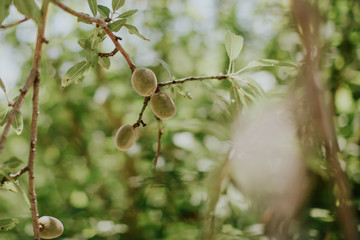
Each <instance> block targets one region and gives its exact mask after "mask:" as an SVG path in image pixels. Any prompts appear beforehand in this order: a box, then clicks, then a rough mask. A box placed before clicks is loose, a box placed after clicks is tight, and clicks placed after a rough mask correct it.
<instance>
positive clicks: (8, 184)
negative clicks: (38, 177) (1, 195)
mask: <svg viewBox="0 0 360 240" xmlns="http://www.w3.org/2000/svg"><path fill="white" fill-rule="evenodd" d="M9 179H10V181H5V182H4V183H3V184H2V185H0V189H3V190H6V191H9V192H13V193H17V192H18V190H17V188H16V186H15V184H14V182H13V181H11V178H9Z"/></svg>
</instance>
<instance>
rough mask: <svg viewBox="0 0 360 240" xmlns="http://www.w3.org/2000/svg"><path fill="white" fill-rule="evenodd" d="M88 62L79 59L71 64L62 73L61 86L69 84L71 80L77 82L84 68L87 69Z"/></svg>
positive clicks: (84, 70)
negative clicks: (63, 73)
mask: <svg viewBox="0 0 360 240" xmlns="http://www.w3.org/2000/svg"><path fill="white" fill-rule="evenodd" d="M89 67H90V64H89V63H88V62H87V61H81V62H79V63H77V64H75V65H74V66H72V67H71V68H70V69H69V70H68V71H67V72H66V73H65V75H64V77H63V78H62V80H61V85H62V88H65V87H67V86H69V85H70V84H71V83H73V82H77V81H79V80H81V79H82V77H83V75H84V73H85V72H86V70H88V69H89Z"/></svg>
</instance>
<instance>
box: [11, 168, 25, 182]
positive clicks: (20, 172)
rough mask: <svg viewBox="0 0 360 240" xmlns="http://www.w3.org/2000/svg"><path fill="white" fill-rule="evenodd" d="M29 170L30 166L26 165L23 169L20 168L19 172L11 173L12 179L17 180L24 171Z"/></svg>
mask: <svg viewBox="0 0 360 240" xmlns="http://www.w3.org/2000/svg"><path fill="white" fill-rule="evenodd" d="M28 170H29V166H25V167H23V168H22V169H20V170H19V171H18V172H17V173H10V174H9V177H11V178H12V179H14V180H16V179H18V178H19V177H20V176H21V175H23V174H24V173H26V172H27V171H28Z"/></svg>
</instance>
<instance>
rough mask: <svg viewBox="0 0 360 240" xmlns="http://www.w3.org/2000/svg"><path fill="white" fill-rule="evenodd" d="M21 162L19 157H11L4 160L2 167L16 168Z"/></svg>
mask: <svg viewBox="0 0 360 240" xmlns="http://www.w3.org/2000/svg"><path fill="white" fill-rule="evenodd" d="M23 163H24V162H23V161H21V160H20V159H18V158H17V157H12V158H10V159H9V160H7V161H5V162H4V167H6V168H9V169H13V168H17V167H18V166H20V165H21V164H23Z"/></svg>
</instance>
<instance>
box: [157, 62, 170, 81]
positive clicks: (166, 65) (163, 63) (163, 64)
mask: <svg viewBox="0 0 360 240" xmlns="http://www.w3.org/2000/svg"><path fill="white" fill-rule="evenodd" d="M158 60H159V62H160V63H161V65H162V66H163V67H164V68H165V69H166V71H167V72H168V73H169V80H172V73H171V69H170V66H169V64H167V63H166V62H165V61H164V60H162V59H160V58H159V59H158Z"/></svg>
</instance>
